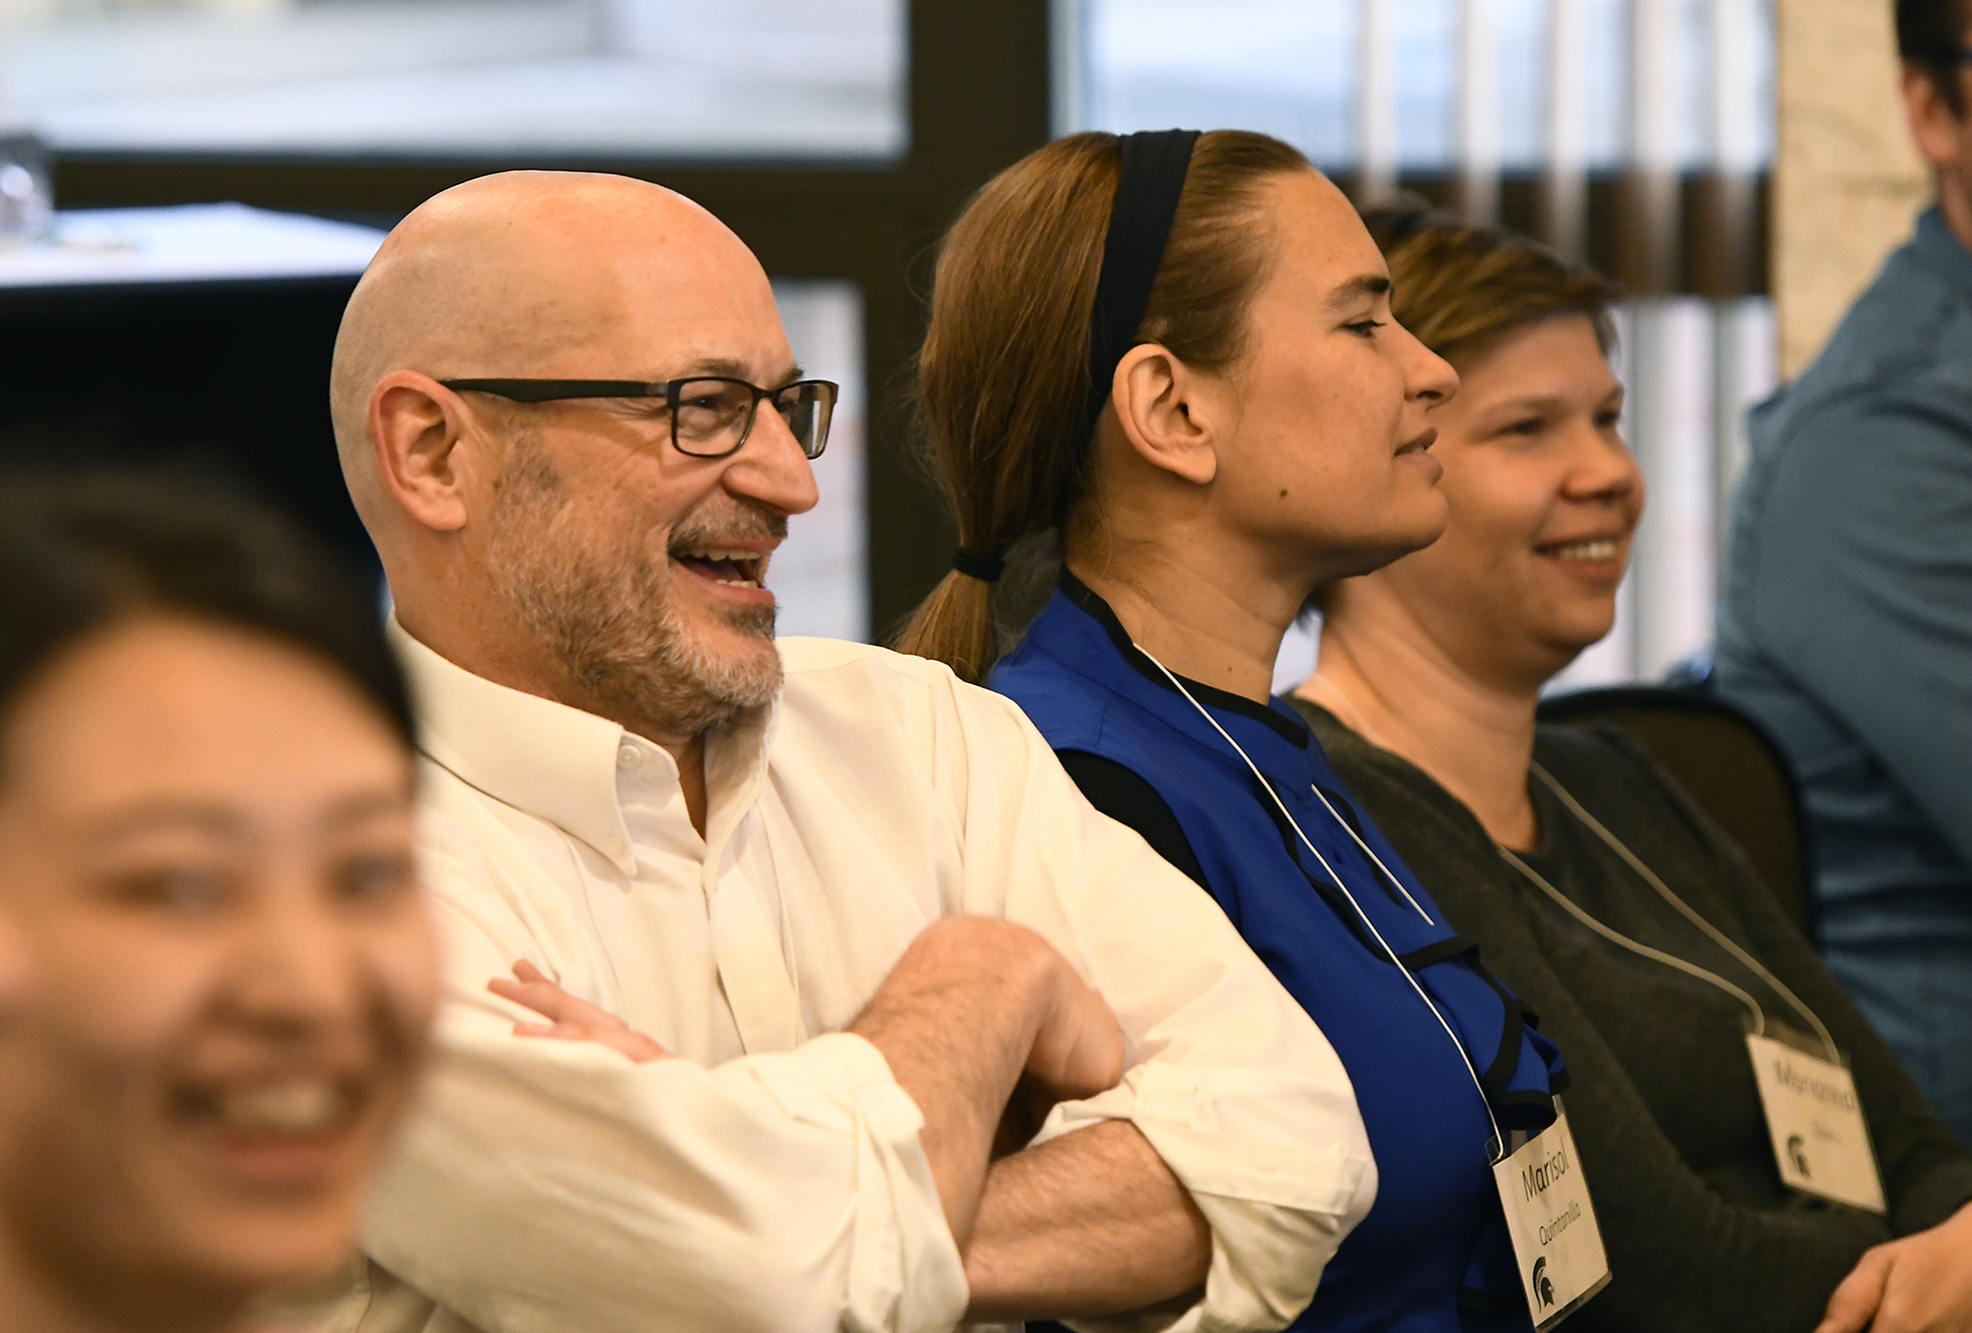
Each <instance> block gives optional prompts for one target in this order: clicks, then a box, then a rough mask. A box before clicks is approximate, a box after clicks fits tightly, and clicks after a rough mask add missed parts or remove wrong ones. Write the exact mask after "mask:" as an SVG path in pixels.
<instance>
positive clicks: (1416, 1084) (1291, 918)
mask: <svg viewBox="0 0 1972 1333" xmlns="http://www.w3.org/2000/svg"><path fill="white" fill-rule="evenodd" d="M990 683H991V685H992V687H993V688H994V689H995V690H997V691H999V692H1000V693H1002V694H1004V695H1006V696H1007V697H1009V698H1011V699H1012V700H1014V701H1015V702H1016V703H1018V704H1019V705H1020V706H1021V708H1023V709H1024V710H1026V713H1027V715H1028V716H1029V717H1030V718H1032V719H1033V721H1034V724H1035V726H1037V727H1038V728H1040V731H1041V734H1042V735H1043V736H1045V737H1047V739H1048V743H1049V744H1050V745H1051V746H1053V748H1054V749H1056V750H1057V751H1063V750H1079V751H1084V752H1087V753H1089V754H1093V755H1097V756H1100V757H1101V758H1103V759H1107V760H1110V761H1112V762H1114V763H1117V764H1120V765H1122V766H1123V767H1125V768H1127V769H1129V770H1130V771H1131V772H1133V773H1135V774H1136V775H1137V776H1138V777H1140V778H1142V779H1144V780H1145V781H1146V782H1148V783H1149V784H1150V786H1151V788H1152V789H1154V790H1155V791H1156V793H1157V794H1158V796H1160V797H1162V798H1163V800H1164V802H1165V804H1167V805H1168V806H1169V807H1170V809H1171V813H1172V815H1173V816H1175V818H1176V820H1177V822H1178V825H1179V826H1180V827H1181V828H1182V829H1183V831H1184V835H1185V838H1186V839H1187V840H1188V841H1189V842H1190V844H1191V849H1192V852H1193V853H1194V855H1195V856H1196V857H1197V858H1198V862H1199V867H1200V869H1201V870H1202V871H1203V872H1204V875H1205V880H1206V884H1207V886H1208V887H1209V889H1210V890H1211V893H1212V896H1213V897H1214V898H1216V899H1217V900H1218V902H1219V905H1220V906H1221V907H1223V908H1224V909H1225V912H1226V915H1227V916H1228V917H1229V918H1230V919H1231V920H1232V923H1233V925H1234V926H1235V927H1237V928H1238V930H1239V933H1240V934H1241V935H1242V936H1244V937H1245V939H1246V942H1247V943H1248V944H1249V945H1251V946H1252V948H1253V951H1254V952H1255V953H1256V954H1258V955H1259V956H1260V958H1261V960H1262V961H1264V962H1265V963H1266V965H1267V966H1268V967H1269V968H1271V969H1272V970H1273V973H1274V975H1275V976H1276V977H1278V978H1279V979H1280V981H1281V984H1282V985H1284V986H1285V987H1286V988H1287V990H1288V991H1289V993H1291V994H1292V995H1293V996H1294V998H1295V999H1296V1000H1298V1001H1299V1002H1300V1004H1301V1006H1302V1007H1303V1008H1304V1009H1306V1010H1307V1011H1308V1013H1309V1014H1310V1015H1311V1016H1312V1017H1313V1018H1314V1020H1315V1022H1316V1023H1317V1024H1318V1025H1319V1026H1320V1027H1321V1030H1322V1032H1323V1034H1324V1035H1325V1036H1327V1038H1328V1040H1329V1043H1330V1044H1331V1045H1332V1046H1334V1048H1335V1051H1336V1054H1337V1055H1338V1056H1339V1057H1340V1058H1341V1060H1342V1064H1343V1066H1344V1067H1345V1068H1346V1069H1347V1070H1348V1071H1349V1078H1350V1080H1351V1081H1352V1082H1353V1083H1354V1085H1355V1090H1356V1102H1357V1105H1358V1106H1359V1107H1360V1108H1361V1110H1362V1115H1363V1121H1364V1124H1365V1126H1366V1127H1367V1128H1368V1131H1369V1141H1370V1146H1371V1148H1372V1150H1373V1151H1374V1152H1375V1154H1376V1167H1377V1176H1378V1182H1379V1183H1378V1187H1377V1194H1376V1203H1375V1205H1374V1206H1373V1207H1372V1208H1371V1210H1370V1213H1369V1216H1368V1217H1367V1218H1365V1219H1364V1221H1363V1222H1362V1224H1361V1225H1360V1226H1358V1227H1357V1228H1356V1229H1355V1230H1354V1231H1353V1232H1351V1233H1350V1234H1349V1236H1348V1237H1347V1238H1346V1239H1345V1240H1344V1241H1343V1243H1342V1247H1341V1249H1340V1250H1339V1251H1338V1252H1337V1254H1336V1255H1335V1258H1334V1259H1333V1260H1332V1261H1331V1262H1330V1263H1329V1266H1328V1268H1327V1270H1326V1271H1325V1272H1324V1273H1323V1274H1322V1279H1321V1283H1320V1286H1319V1288H1318V1289H1317V1290H1316V1292H1315V1299H1314V1302H1313V1304H1311V1305H1310V1306H1309V1307H1308V1309H1307V1310H1306V1311H1305V1312H1303V1314H1302V1315H1301V1317H1300V1318H1299V1319H1298V1320H1296V1321H1295V1323H1294V1324H1293V1325H1292V1327H1294V1328H1297V1329H1335V1330H1340V1329H1351V1330H1354V1329H1362V1330H1369V1329H1377V1330H1391V1331H1395V1330H1402V1333H1427V1331H1429V1333H1470V1331H1471V1330H1479V1329H1485V1330H1495V1329H1517V1330H1526V1329H1528V1328H1530V1327H1531V1321H1530V1320H1529V1318H1528V1315H1527V1306H1526V1301H1525V1299H1524V1297H1523V1296H1522V1294H1521V1287H1520V1282H1519V1278H1518V1275H1517V1273H1516V1271H1515V1264H1514V1261H1513V1253H1512V1248H1511V1245H1510V1244H1509V1242H1508V1241H1507V1238H1506V1229H1505V1221H1504V1219H1503V1217H1502V1215H1501V1212H1500V1204H1499V1196H1498V1194H1497V1193H1496V1192H1495V1189H1494V1185H1493V1175H1492V1170H1491V1166H1490V1162H1489V1158H1488V1144H1489V1141H1490V1140H1491V1137H1492V1124H1491V1121H1489V1119H1488V1117H1487V1113H1486V1112H1487V1104H1488V1103H1490V1105H1491V1109H1492V1113H1493V1116H1494V1117H1495V1118H1497V1120H1498V1121H1499V1124H1500V1126H1501V1128H1502V1130H1503V1131H1506V1130H1514V1129H1519V1130H1532V1131H1538V1130H1540V1129H1543V1128H1545V1127H1546V1126H1547V1125H1548V1124H1550V1123H1551V1122H1552V1121H1553V1118H1554V1115H1553V1106H1552V1100H1551V1097H1552V1094H1553V1093H1556V1092H1559V1091H1560V1090H1561V1089H1562V1087H1563V1086H1564V1085H1565V1083H1566V1081H1567V1074H1566V1070H1565V1069H1564V1067H1563V1065H1562V1061H1561V1057H1560V1054H1559V1052H1558V1051H1557V1050H1556V1049H1555V1047H1554V1045H1553V1044H1552V1043H1551V1042H1549V1041H1548V1040H1547V1039H1546V1038H1544V1037H1542V1036H1540V1035H1539V1034H1538V1033H1537V1032H1535V1031H1534V1030H1533V1027H1532V1017H1533V1016H1532V1015H1531V1014H1530V1013H1528V1011H1527V1010H1526V1009H1525V1008H1524V1007H1523V1006H1522V1005H1521V1004H1520V1003H1519V1001H1518V1000H1517V999H1515V998H1514V997H1513V996H1512V995H1511V994H1510V993H1509V992H1507V991H1506V990H1505V988H1504V987H1502V986H1501V985H1500V983H1499V982H1498V981H1496V980H1494V979H1493V977H1492V976H1491V974H1489V973H1488V972H1486V971H1485V969H1484V968H1483V967H1481V966H1480V964H1479V959H1478V951H1477V948H1476V947H1475V946H1474V945H1472V944H1471V943H1470V942H1469V941H1467V940H1464V939H1462V938H1461V937H1459V936H1458V935H1457V934H1456V933H1454V932H1453V931H1452V929H1451V928H1450V927H1449V926H1448V925H1446V924H1445V920H1444V917H1443V916H1442V915H1441V914H1440V913H1439V911H1438V908H1437V905H1436V904H1435V903H1434V902H1432V900H1431V897H1430V895H1428V894H1427V893H1426V892H1425V891H1424V889H1423V887H1422V886H1421V885H1419V884H1418V883H1417V881H1416V879H1415V878H1414V877H1413V876H1412V875H1411V873H1410V871H1409V869H1407V868H1406V867H1405V866H1404V864H1403V862H1402V861H1401V860H1400V859H1399V858H1398V856H1397V853H1396V852H1395V851H1394V850H1393V849H1392V848H1391V847H1390V845H1389V843H1387V842H1385V841H1384V839H1383V836H1382V834H1380V833H1379V832H1377V830H1376V827H1375V825H1373V824H1372V823H1370V821H1369V818H1368V817H1367V816H1366V815H1364V814H1363V813H1362V812H1361V811H1360V810H1359V809H1358V808H1357V807H1356V804H1355V802H1354V800H1353V799H1351V798H1350V797H1349V796H1348V795H1347V794H1346V793H1345V792H1344V791H1343V790H1342V785H1341V783H1340V782H1339V781H1338V780H1337V779H1336V777H1335V774H1334V772H1333V770H1331V769H1330V768H1329V765H1328V760H1327V758H1326V757H1325V756H1324V755H1323V754H1322V752H1321V747H1320V746H1319V745H1317V744H1315V742H1314V738H1313V736H1312V735H1310V733H1309V732H1308V729H1307V727H1306V726H1305V725H1303V723H1302V722H1301V720H1300V719H1299V718H1298V717H1296V716H1295V715H1294V714H1293V713H1292V712H1291V711H1290V710H1289V709H1288V708H1287V707H1286V706H1285V705H1282V704H1279V703H1275V704H1274V705H1273V706H1272V707H1262V706H1261V705H1259V704H1256V703H1254V702H1252V701H1251V700H1248V699H1242V698H1240V697H1238V696H1236V695H1231V694H1228V693H1226V692H1224V691H1221V690H1215V689H1212V688H1211V687H1209V686H1205V685H1199V684H1196V683H1193V682H1190V681H1186V682H1185V687H1186V688H1187V689H1188V690H1190V692H1191V694H1192V695H1193V697H1194V698H1196V699H1197V700H1198V702H1199V704H1201V705H1203V706H1204V707H1205V708H1206V709H1208V710H1209V711H1210V713H1211V717H1212V721H1216V722H1217V723H1218V725H1219V726H1221V727H1223V728H1225V730H1226V732H1227V733H1228V734H1230V735H1231V736H1232V737H1233V738H1234V739H1235V740H1237V741H1238V743H1239V745H1240V746H1241V748H1243V749H1244V750H1245V751H1246V753H1247V755H1248V756H1249V757H1250V758H1251V760H1252V761H1253V765H1254V767H1256V768H1258V769H1259V771H1260V773H1261V774H1262V775H1263V776H1264V777H1265V780H1266V782H1267V785H1268V786H1270V787H1271V788H1272V789H1273V791H1274V793H1275V794H1276V795H1278V797H1279V799H1280V801H1281V803H1282V804H1284V805H1285V806H1286V808H1287V810H1288V811H1289V812H1290V813H1291V814H1292V816H1293V821H1294V823H1296V824H1299V825H1300V828H1301V832H1302V833H1303V834H1305V835H1306V837H1307V838H1308V840H1309V841H1310V842H1312V843H1313V844H1314V846H1315V847H1316V848H1317V849H1318V850H1319V851H1320V853H1321V859H1322V860H1325V861H1326V862H1327V863H1328V865H1329V866H1331V867H1333V868H1334V871H1335V873H1336V874H1337V875H1339V876H1340V877H1341V878H1342V881H1343V882H1344V884H1346V885H1347V886H1348V890H1349V895H1350V896H1353V898H1354V905H1352V904H1351V902H1350V900H1349V897H1346V896H1344V894H1343V893H1342V892H1341V891H1340V890H1339V889H1338V888H1337V887H1336V884H1335V881H1334V880H1333V879H1332V878H1331V877H1330V875H1329V874H1328V872H1327V871H1326V870H1324V869H1323V867H1322V865H1321V863H1320V861H1318V860H1316V858H1315V857H1314V856H1312V855H1310V854H1309V851H1308V848H1307V847H1306V846H1304V845H1303V844H1302V842H1301V837H1300V836H1299V835H1297V834H1296V832H1295V831H1294V828H1293V827H1292V826H1291V825H1289V824H1288V822H1287V821H1286V820H1285V819H1283V818H1282V816H1281V811H1280V807H1279V806H1277V805H1275V803H1274V800H1273V799H1272V798H1271V797H1270V796H1268V795H1267V793H1266V792H1265V791H1264V790H1262V788H1261V787H1260V785H1259V782H1258V781H1257V780H1256V779H1255V777H1254V775H1253V771H1252V769H1249V768H1248V767H1247V766H1246V763H1245V762H1244V761H1242V760H1241V759H1240V757H1239V755H1238V754H1237V753H1235V752H1234V750H1233V748H1232V746H1231V745H1229V744H1227V742H1226V740H1225V738H1224V737H1222V736H1220V735H1219V734H1218V732H1217V731H1215V730H1214V729H1213V726H1212V723H1211V722H1208V721H1207V720H1206V718H1205V717H1204V716H1202V715H1201V714H1200V713H1199V711H1198V709H1197V708H1194V707H1193V706H1192V704H1190V703H1188V702H1187V701H1186V700H1185V698H1184V696H1183V695H1182V694H1180V693H1178V691H1177V688H1176V687H1175V686H1174V685H1173V684H1172V683H1171V682H1170V681H1169V680H1168V679H1167V678H1166V677H1165V676H1164V674H1163V673H1162V672H1161V671H1160V670H1159V669H1158V668H1157V667H1156V666H1155V665H1154V664H1153V663H1152V662H1151V661H1150V660H1149V658H1147V657H1146V656H1145V655H1144V654H1143V653H1142V652H1140V651H1139V650H1138V649H1136V648H1135V647H1134V646H1133V645H1132V644H1131V643H1130V640H1129V638H1128V636H1127V635H1126V634H1125V633H1124V632H1123V629H1122V627H1121V625H1120V624H1118V622H1117V621H1116V618H1115V616H1114V614H1113V613H1111V611H1110V609H1109V607H1108V606H1107V605H1106V604H1104V603H1103V602H1102V601H1101V599H1099V598H1097V597H1096V596H1095V594H1093V593H1092V592H1090V591H1089V590H1088V589H1087V588H1086V587H1084V586H1083V585H1082V584H1081V583H1079V582H1078V581H1076V580H1075V579H1074V578H1073V577H1072V576H1071V575H1068V574H1066V573H1064V574H1063V576H1062V583H1061V589H1060V591H1058V592H1057V593H1056V594H1055V595H1054V598H1053V600H1052V601H1051V602H1050V603H1049V604H1048V607H1047V609H1046V610H1045V611H1043V612H1042V613H1041V616H1040V618H1039V619H1037V620H1036V621H1035V622H1034V624H1033V626H1032V627H1031V628H1030V629H1029V630H1028V632H1027V635H1026V637H1025V638H1023V639H1022V640H1021V642H1020V644H1019V646H1018V647H1017V648H1015V650H1014V651H1013V652H1012V654H1010V655H1009V656H1008V657H1006V658H1005V659H1004V660H1003V661H1002V662H1001V663H1000V665H999V667H998V668H997V669H996V670H995V671H994V672H993V676H992V680H991V682H990ZM1317 788H1319V789H1320V792H1321V793H1322V795H1325V796H1326V797H1327V798H1328V802H1329V804H1330V805H1333V806H1334V807H1335V809H1336V811H1338V812H1339V813H1340V815H1341V816H1342V818H1345V819H1347V820H1348V821H1349V822H1350V824H1351V825H1353V827H1354V829H1355V831H1356V833H1357V834H1358V835H1359V836H1360V837H1361V838H1362V839H1363V841H1364V842H1366V843H1367V844H1368V845H1369V846H1370V847H1371V848H1372V849H1373V850H1374V851H1375V853H1376V855H1377V856H1378V857H1380V858H1381V859H1382V862H1383V864H1384V865H1385V866H1386V867H1388V868H1389V870H1390V871H1391V872H1392V874H1394V875H1395V876H1396V878H1397V879H1398V880H1399V881H1401V886H1402V887H1401V890H1400V889H1399V888H1398V887H1397V886H1396V885H1393V884H1392V883H1391V882H1390V879H1389V878H1388V877H1386V876H1385V875H1384V874H1383V873H1381V872H1380V871H1378V870H1377V868H1376V866H1375V865H1374V864H1373V863H1372V862H1371V861H1370V860H1369V858H1368V857H1366V856H1365V855H1364V854H1363V852H1362V851H1361V850H1360V849H1359V848H1358V847H1357V845H1356V842H1355V839H1354V838H1352V837H1351V836H1350V831H1349V830H1348V829H1346V828H1344V827H1343V826H1342V824H1341V823H1340V822H1339V821H1338V819H1337V816H1336V815H1335V814H1331V813H1330V812H1329V811H1328V810H1327V809H1325V808H1324V807H1323V805H1322V802H1321V799H1320V797H1318V796H1317V794H1316V789H1317ZM1405 893H1408V895H1409V898H1410V899H1412V900H1415V905H1413V902H1411V901H1407V900H1406V898H1405V896H1404V895H1405ZM1358 909H1360V911H1359V910H1358ZM1365 917H1367V919H1368V921H1369V922H1370V923H1373V925H1374V927H1375V931H1376V933H1378V934H1380V935H1381V936H1382V937H1383V940H1384V941H1385V942H1387V943H1388V945H1389V947H1390V950H1391V951H1393V952H1394V953H1395V954H1396V955H1397V956H1398V958H1399V959H1400V960H1401V961H1402V964H1403V968H1404V970H1405V971H1407V972H1408V973H1409V974H1410V977H1411V978H1413V979H1415V980H1416V981H1417V982H1418V984H1419V985H1421V986H1422V987H1423V988H1424V989H1425V990H1426V991H1427V992H1428V993H1429V994H1430V995H1431V997H1432V999H1433V1000H1434V1001H1435V1002H1436V1005H1437V1008H1438V1011H1439V1013H1440V1014H1442V1015H1443V1016H1444V1018H1445V1020H1446V1022H1447V1023H1449V1024H1450V1025H1451V1027H1452V1029H1453V1031H1454V1032H1456V1033H1457V1036H1458V1046H1455V1045H1454V1044H1453V1041H1452V1038H1451V1037H1450V1036H1449V1035H1447V1033H1446V1031H1445V1029H1444V1027H1442V1026H1441V1025H1440V1024H1439V1021H1438V1018H1437V1017H1435V1016H1434V1015H1433V1014H1432V1012H1431V1010H1430V1008H1428V1007H1427V1006H1426V1005H1425V1003H1424V1001H1423V1000H1422V999H1420V998H1419V996H1418V994H1417V992H1416V991H1415V990H1414V989H1412V987H1411V984H1410V980H1407V979H1406V977H1405V976H1404V975H1403V973H1401V972H1400V971H1399V970H1398V968H1397V967H1396V966H1394V965H1393V964H1392V963H1391V961H1390V958H1389V955H1388V954H1386V953H1385V952H1384V950H1383V948H1382V947H1381V946H1379V945H1378V944H1377V942H1376V940H1375V938H1374V937H1373V936H1372V935H1371V934H1370V932H1369V930H1368V929H1366V928H1365V924H1364V918H1365ZM1459 1046H1462V1047H1463V1048H1464V1052H1465V1056H1464V1057H1462V1056H1461V1054H1460V1051H1459ZM1465 1057H1469V1058H1470V1061H1471V1069H1473V1070H1477V1071H1478V1073H1479V1076H1480V1081H1481V1082H1482V1083H1483V1084H1484V1086H1485V1098H1484V1101H1482V1100H1481V1097H1480V1093H1479V1089H1478V1088H1477V1087H1475V1086H1474V1084H1473V1077H1472V1073H1471V1070H1468V1068H1467V1066H1466V1058H1465Z"/></svg>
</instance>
